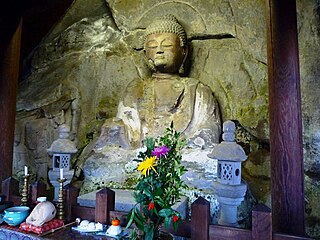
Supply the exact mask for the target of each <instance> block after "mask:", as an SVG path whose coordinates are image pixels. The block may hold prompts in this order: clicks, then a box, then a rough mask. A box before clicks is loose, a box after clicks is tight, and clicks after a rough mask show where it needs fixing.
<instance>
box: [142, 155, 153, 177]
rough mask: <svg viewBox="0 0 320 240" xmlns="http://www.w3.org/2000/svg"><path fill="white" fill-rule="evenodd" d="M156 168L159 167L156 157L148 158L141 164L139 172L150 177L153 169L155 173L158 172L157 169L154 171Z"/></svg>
mask: <svg viewBox="0 0 320 240" xmlns="http://www.w3.org/2000/svg"><path fill="white" fill-rule="evenodd" d="M155 166H157V163H156V156H152V157H147V158H146V160H144V161H143V162H141V163H140V164H139V166H138V170H139V171H140V172H141V173H142V174H143V175H144V176H147V175H149V171H150V169H152V170H153V171H155V172H157V171H156V169H154V167H155Z"/></svg>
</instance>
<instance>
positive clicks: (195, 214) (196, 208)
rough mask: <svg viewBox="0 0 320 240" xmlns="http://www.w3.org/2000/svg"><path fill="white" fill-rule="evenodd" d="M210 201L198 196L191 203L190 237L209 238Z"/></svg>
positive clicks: (203, 239)
mask: <svg viewBox="0 0 320 240" xmlns="http://www.w3.org/2000/svg"><path fill="white" fill-rule="evenodd" d="M209 224H210V203H209V202H208V201H207V200H205V199H204V198H203V197H199V198H198V199H197V200H196V201H194V202H193V203H192V205H191V239H201V240H209Z"/></svg>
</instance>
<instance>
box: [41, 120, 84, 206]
mask: <svg viewBox="0 0 320 240" xmlns="http://www.w3.org/2000/svg"><path fill="white" fill-rule="evenodd" d="M69 132H70V128H69V127H68V126H67V125H65V124H62V125H60V126H59V138H58V139H57V140H55V141H54V142H53V143H52V144H51V146H50V148H49V149H47V152H48V154H49V156H50V157H52V170H50V171H49V179H50V182H51V184H52V185H53V186H54V199H55V200H57V198H58V194H59V181H58V179H59V178H60V174H61V172H60V171H61V170H60V169H63V170H62V171H63V178H65V179H66V181H65V182H64V185H66V184H68V183H70V181H71V179H72V177H73V174H74V170H72V169H71V164H70V160H71V158H72V155H74V154H75V153H76V152H77V151H78V150H77V148H76V146H75V144H74V142H72V141H71V140H70V139H69Z"/></svg>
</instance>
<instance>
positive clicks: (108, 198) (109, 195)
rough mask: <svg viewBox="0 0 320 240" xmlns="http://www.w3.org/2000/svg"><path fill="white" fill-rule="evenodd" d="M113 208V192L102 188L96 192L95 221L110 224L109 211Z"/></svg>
mask: <svg viewBox="0 0 320 240" xmlns="http://www.w3.org/2000/svg"><path fill="white" fill-rule="evenodd" d="M114 209H115V192H114V191H112V190H111V189H109V188H103V189H101V190H100V191H99V192H97V193H96V208H95V221H96V222H100V223H102V224H110V223H111V221H110V211H114Z"/></svg>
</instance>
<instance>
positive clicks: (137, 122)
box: [96, 15, 221, 148]
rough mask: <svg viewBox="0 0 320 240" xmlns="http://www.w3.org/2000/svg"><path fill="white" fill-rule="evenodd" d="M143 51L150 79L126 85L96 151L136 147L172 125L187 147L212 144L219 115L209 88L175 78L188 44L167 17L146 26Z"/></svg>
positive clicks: (173, 20) (218, 127)
mask: <svg viewBox="0 0 320 240" xmlns="http://www.w3.org/2000/svg"><path fill="white" fill-rule="evenodd" d="M144 52H145V57H146V61H147V65H148V67H149V68H150V70H151V72H152V75H151V77H150V78H149V79H144V80H142V79H136V80H133V81H132V82H130V83H129V84H128V86H127V88H126V90H125V93H124V97H123V98H122V99H121V101H120V103H119V106H118V113H117V117H116V118H115V119H109V120H107V121H106V122H105V124H104V125H103V127H102V133H101V136H100V138H99V140H98V142H97V144H96V148H101V147H103V146H105V145H106V144H119V145H120V146H122V147H124V148H128V147H129V148H130V147H132V148H136V147H140V146H141V144H142V141H143V139H144V138H145V137H147V136H149V137H150V136H153V137H157V136H158V135H161V134H163V133H164V131H165V129H166V128H167V127H169V126H170V123H171V122H172V121H173V124H174V127H175V129H176V130H177V131H179V132H182V133H183V134H184V136H185V137H186V139H187V142H188V145H189V146H194V147H201V148H206V147H210V146H212V145H213V144H214V143H218V141H219V137H220V133H221V121H220V113H219V108H218V104H217V101H216V99H215V97H214V96H213V93H212V91H211V89H210V88H209V87H208V86H205V85H204V84H202V83H201V82H199V81H198V80H196V79H193V78H188V77H181V75H182V74H183V72H184V63H185V61H186V59H187V54H188V42H187V36H186V32H185V30H184V28H183V27H182V25H181V24H179V22H178V21H177V19H176V18H175V17H174V16H173V15H166V16H164V17H162V18H159V19H157V20H155V21H154V22H153V23H151V24H150V25H149V26H148V27H147V28H146V34H145V42H144Z"/></svg>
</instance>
